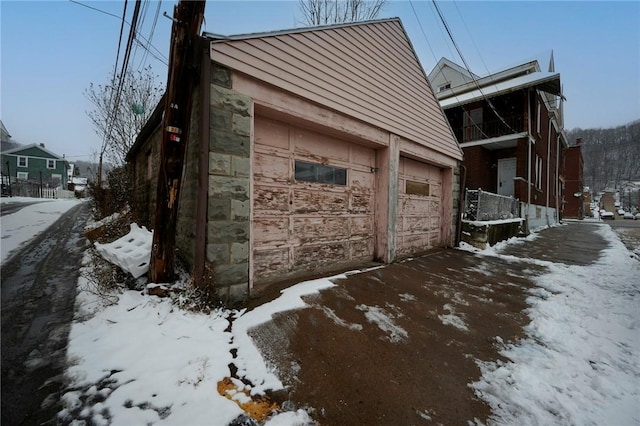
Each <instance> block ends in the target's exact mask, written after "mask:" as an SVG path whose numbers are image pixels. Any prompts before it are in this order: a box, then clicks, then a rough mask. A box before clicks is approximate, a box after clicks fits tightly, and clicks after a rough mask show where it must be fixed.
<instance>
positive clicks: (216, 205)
mask: <svg viewBox="0 0 640 426" xmlns="http://www.w3.org/2000/svg"><path fill="white" fill-rule="evenodd" d="M230 214H231V200H229V199H224V198H209V208H208V213H207V216H208V218H209V220H210V221H211V220H228V219H229V218H230Z"/></svg>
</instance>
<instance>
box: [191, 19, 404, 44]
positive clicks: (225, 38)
mask: <svg viewBox="0 0 640 426" xmlns="http://www.w3.org/2000/svg"><path fill="white" fill-rule="evenodd" d="M383 22H401V21H400V18H399V17H393V18H382V19H372V20H368V21H355V22H341V23H338V24H328V25H317V26H313V27H299V28H290V29H281V30H274V31H264V32H256V33H246V34H232V35H228V36H225V35H222V34H215V33H209V32H204V33H203V37H205V38H208V39H210V40H211V41H212V42H225V41H234V40H247V39H253V38H262V37H275V36H278V35H286V34H298V33H305V32H312V31H324V30H333V29H338V28H346V27H355V26H361V25H371V24H379V23H383Z"/></svg>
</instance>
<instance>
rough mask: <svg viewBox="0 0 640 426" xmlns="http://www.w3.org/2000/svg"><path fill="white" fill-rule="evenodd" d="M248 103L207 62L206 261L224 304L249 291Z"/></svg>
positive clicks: (219, 70)
mask: <svg viewBox="0 0 640 426" xmlns="http://www.w3.org/2000/svg"><path fill="white" fill-rule="evenodd" d="M251 126H252V101H251V98H249V97H247V96H244V95H242V94H240V93H237V92H235V91H233V89H232V84H231V72H230V70H228V69H226V68H224V67H222V66H220V65H218V64H216V63H212V72H211V101H210V136H209V192H208V194H209V195H208V196H209V205H208V217H207V248H206V250H207V253H206V254H207V256H206V259H207V262H208V264H209V267H210V269H211V272H212V274H213V279H214V283H215V288H216V292H217V293H218V295H219V296H221V297H222V298H223V299H225V300H227V301H236V300H242V299H244V298H246V297H247V296H248V291H249V232H250V198H251V193H250V191H251V189H250V186H251V185H250V183H251V170H250V167H251V158H250V155H251Z"/></svg>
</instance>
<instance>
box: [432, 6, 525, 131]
mask: <svg viewBox="0 0 640 426" xmlns="http://www.w3.org/2000/svg"><path fill="white" fill-rule="evenodd" d="M432 2H433V5H434V6H435V8H436V11H437V12H438V15H439V16H440V20H441V21H442V24H443V25H444V28H445V29H446V31H447V34H449V38H450V39H451V42H452V43H453V46H454V47H455V48H456V51H457V52H458V55H459V56H460V59H462V62H463V63H464V66H465V68H466V69H467V71H469V74H470V75H471V79H472V80H473V82H474V83H475V85H476V87H477V88H478V91H479V92H480V94H481V95H482V98H483V99H484V100H485V101H487V104H488V105H489V107H490V108H491V110H492V111H493V112H494V114H495V115H496V116H497V117H498V118H499V119H500V121H501V122H502V124H504V125H505V126H506V127H507V128H508V129H509V130H510V131H511V132H512V133H517V132H516V131H515V130H514V129H513V128H512V127H511V126H510V125H509V124H508V123H507V122H506V120H505V119H504V118H502V115H500V113H498V111H497V110H496V108H495V106H494V105H493V102H491V100H490V99H489V98H487V96H486V95H485V94H484V92H483V91H482V88H481V87H480V84H479V83H478V80H476V78H475V77H474V75H473V73H472V72H471V68H470V67H469V64H467V60H466V59H465V58H464V55H463V54H462V51H461V50H460V47H459V46H458V43H456V40H455V39H454V38H453V34H452V33H451V29H450V28H449V25H448V24H447V21H446V20H445V19H444V15H443V14H442V11H441V10H440V7H438V3H437V2H436V0H432Z"/></svg>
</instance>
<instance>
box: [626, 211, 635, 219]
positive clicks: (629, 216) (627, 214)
mask: <svg viewBox="0 0 640 426" xmlns="http://www.w3.org/2000/svg"><path fill="white" fill-rule="evenodd" d="M624 218H625V219H635V218H636V217H635V216H634V214H633V213H631V212H625V213H624Z"/></svg>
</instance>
